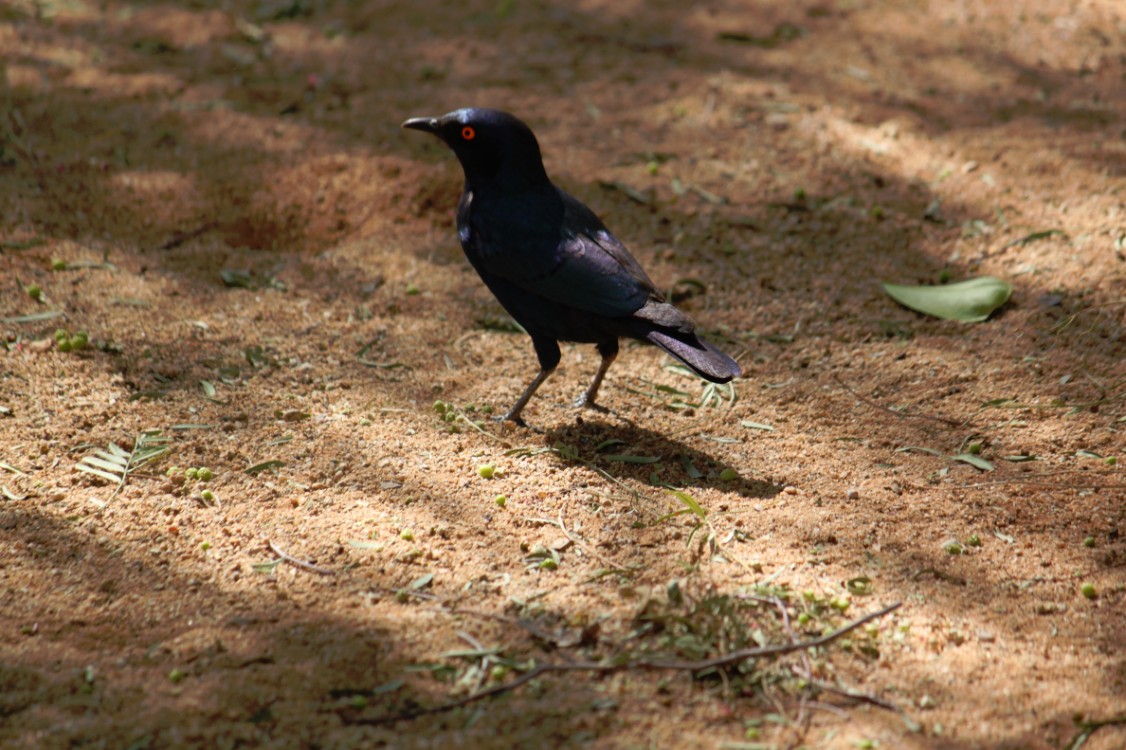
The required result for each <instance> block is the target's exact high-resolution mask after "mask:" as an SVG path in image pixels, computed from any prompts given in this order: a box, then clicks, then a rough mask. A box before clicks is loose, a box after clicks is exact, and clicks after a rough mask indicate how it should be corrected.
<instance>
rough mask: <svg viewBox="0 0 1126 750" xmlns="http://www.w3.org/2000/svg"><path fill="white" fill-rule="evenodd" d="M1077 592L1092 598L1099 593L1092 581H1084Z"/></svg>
mask: <svg viewBox="0 0 1126 750" xmlns="http://www.w3.org/2000/svg"><path fill="white" fill-rule="evenodd" d="M1079 593H1080V594H1082V595H1083V596H1084V597H1085V598H1087V599H1094V598H1095V597H1097V596H1098V595H1099V592H1098V591H1096V590H1095V584H1093V583H1084V584H1083V585H1082V586H1080V587H1079Z"/></svg>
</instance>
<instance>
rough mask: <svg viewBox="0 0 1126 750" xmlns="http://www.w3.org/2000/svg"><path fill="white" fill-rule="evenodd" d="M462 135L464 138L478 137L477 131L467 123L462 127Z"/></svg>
mask: <svg viewBox="0 0 1126 750" xmlns="http://www.w3.org/2000/svg"><path fill="white" fill-rule="evenodd" d="M461 137H462V139H464V140H467V141H471V140H473V139H474V138H476V137H477V131H476V130H474V129H473V128H471V127H469V126H468V125H466V126H465V127H464V128H462V129H461Z"/></svg>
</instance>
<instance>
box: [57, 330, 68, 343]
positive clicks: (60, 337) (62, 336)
mask: <svg viewBox="0 0 1126 750" xmlns="http://www.w3.org/2000/svg"><path fill="white" fill-rule="evenodd" d="M68 338H70V334H69V333H67V330H66V329H65V328H56V329H55V341H66V340H67V339H68Z"/></svg>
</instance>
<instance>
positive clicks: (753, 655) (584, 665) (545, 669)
mask: <svg viewBox="0 0 1126 750" xmlns="http://www.w3.org/2000/svg"><path fill="white" fill-rule="evenodd" d="M900 606H902V603H901V602H896V603H895V604H891V605H888V606H887V607H884V608H883V609H881V610H878V611H876V612H873V613H871V614H869V615H866V616H864V617H861V618H860V619H858V620H853V621H852V622H850V623H848V624H846V625H842V626H841V627H839V628H837V629H836V630H834V631H832V632H830V633H827V634H825V635H823V636H820V637H818V638H811V639H810V640H808V641H798V642H795V641H791V642H790V643H783V644H780V645H778V646H762V647H758V648H745V649H740V650H738V651H733V652H731V653H729V654H723V655H721V656H716V657H713V658H711V659H700V660H697V661H689V660H682V659H653V658H651V657H648V656H640V657H635V658H633V659H629V660H627V661H623V662H615V661H609V662H606V661H602V662H591V661H580V662H558V663H551V664H540V665H537V666H536V667H534V668H533V669H531V670H530V671H528V672H525V673H524V674H522V675H520V676H519V677H517V678H516V679H514V680H511V681H510V682H506V683H504V684H501V685H493V686H492V687H490V688H486V689H484V690H480V691H478V692H475V693H472V694H470V695H467V696H465V697H464V698H459V699H458V700H454V701H449V702H447V703H443V704H441V705H438V706H432V707H430V708H418V709H414V710H409V711H404V712H401V713H397V714H388V715H385V716H374V717H370V718H365V717H361V718H358V719H352V720H349V723H352V724H365V725H374V724H389V723H393V722H396V721H407V720H410V719H417V718H419V717H422V716H432V715H434V714H440V713H445V712H447V711H452V710H454V709H457V708H462V707H463V706H468V705H469V704H471V703H476V702H477V701H480V700H484V699H485V698H490V697H492V696H494V695H500V694H501V693H507V692H509V691H511V690H515V689H516V688H518V687H520V686H521V685H524V684H526V683H528V682H531V681H532V680H534V679H536V678H537V677H541V676H543V675H545V674H548V673H550V672H577V671H587V672H597V673H600V674H611V673H615V672H623V671H626V670H630V669H637V670H657V669H673V670H681V671H686V672H701V671H704V670H707V669H715V668H718V667H726V666H730V665H732V664H736V663H738V662H741V661H746V660H748V659H763V658H768V657H774V656H784V655H786V654H791V653H794V652H795V651H804V650H808V649H811V648H817V647H819V646H824V645H825V644H827V643H831V642H833V641H835V640H836V639H838V638H840V637H841V636H843V635H846V634H848V633H851V632H852V631H853V630H856V629H857V628H859V627H861V626H862V625H865V624H867V623H869V622H871V621H872V620H876V619H878V618H880V617H883V616H884V615H886V614H889V613H890V612H894V611H895V610H897V609H899V607H900ZM877 705H878V704H877Z"/></svg>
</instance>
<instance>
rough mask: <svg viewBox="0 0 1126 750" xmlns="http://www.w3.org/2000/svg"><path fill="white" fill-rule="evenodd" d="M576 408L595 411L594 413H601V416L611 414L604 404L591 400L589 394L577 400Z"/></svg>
mask: <svg viewBox="0 0 1126 750" xmlns="http://www.w3.org/2000/svg"><path fill="white" fill-rule="evenodd" d="M575 408H576V409H593V410H594V411H596V412H599V413H601V414H608V413H609V412H610V410H609V409H607V408H606V407H605V406H603V405H602V404H598V403H595V402H594V400H593V399H591V398H589V397H588V396H587V394H585V393H584V394H583V395H581V396H579V397H578V398H577V399H575Z"/></svg>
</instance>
